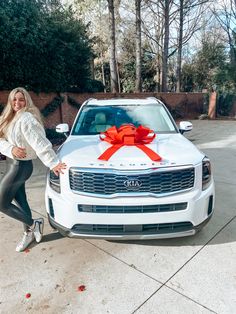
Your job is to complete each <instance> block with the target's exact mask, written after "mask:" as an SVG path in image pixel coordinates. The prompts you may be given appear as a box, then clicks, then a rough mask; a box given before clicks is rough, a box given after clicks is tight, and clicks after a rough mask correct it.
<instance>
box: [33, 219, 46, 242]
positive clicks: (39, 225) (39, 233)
mask: <svg viewBox="0 0 236 314" xmlns="http://www.w3.org/2000/svg"><path fill="white" fill-rule="evenodd" d="M43 227H44V220H43V218H38V219H35V220H34V229H33V233H34V236H35V240H36V242H38V243H39V242H40V241H41V240H42V237H43Z"/></svg>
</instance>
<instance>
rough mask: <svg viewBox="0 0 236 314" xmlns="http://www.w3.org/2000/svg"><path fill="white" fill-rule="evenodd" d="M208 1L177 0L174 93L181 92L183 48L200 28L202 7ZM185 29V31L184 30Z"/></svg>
mask: <svg viewBox="0 0 236 314" xmlns="http://www.w3.org/2000/svg"><path fill="white" fill-rule="evenodd" d="M208 2H209V0H201V1H200V0H179V4H178V6H177V10H178V11H179V12H178V13H179V14H178V19H179V23H178V24H179V29H178V33H179V34H178V39H177V69H176V78H177V82H176V91H177V92H180V91H181V73H182V71H181V68H182V50H183V46H184V45H185V44H186V43H187V42H188V41H189V39H190V38H191V37H192V36H193V34H194V33H195V32H196V31H198V30H199V29H200V28H201V23H200V20H201V15H202V12H203V5H204V4H206V3H208ZM184 27H185V29H184Z"/></svg>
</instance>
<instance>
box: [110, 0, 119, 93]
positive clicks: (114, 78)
mask: <svg viewBox="0 0 236 314" xmlns="http://www.w3.org/2000/svg"><path fill="white" fill-rule="evenodd" d="M107 2H108V10H109V31H110V75H111V92H112V93H118V92H119V84H118V71H117V59H116V30H115V11H114V0H107Z"/></svg>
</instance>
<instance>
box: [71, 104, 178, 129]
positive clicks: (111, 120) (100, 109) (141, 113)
mask: <svg viewBox="0 0 236 314" xmlns="http://www.w3.org/2000/svg"><path fill="white" fill-rule="evenodd" d="M127 123H132V124H134V125H135V126H136V127H138V126H139V125H142V126H145V127H148V128H150V129H152V130H154V131H155V133H176V132H177V130H176V128H175V125H174V124H173V122H172V120H171V118H170V116H169V114H168V112H167V111H166V109H165V108H164V107H163V106H162V105H159V104H148V105H125V104H124V105H119V106H118V105H116V106H108V105H106V106H100V105H99V106H97V105H88V106H86V107H84V108H83V109H82V111H81V112H80V114H79V116H78V118H77V120H76V122H75V125H74V127H73V130H72V135H94V134H99V133H100V132H105V131H106V130H107V129H108V128H110V127H112V126H116V127H120V126H121V125H122V124H127Z"/></svg>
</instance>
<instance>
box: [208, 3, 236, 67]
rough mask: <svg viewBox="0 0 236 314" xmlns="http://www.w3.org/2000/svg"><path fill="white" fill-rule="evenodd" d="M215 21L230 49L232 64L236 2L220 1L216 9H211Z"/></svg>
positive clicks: (233, 59) (232, 61)
mask: <svg viewBox="0 0 236 314" xmlns="http://www.w3.org/2000/svg"><path fill="white" fill-rule="evenodd" d="M212 12H213V13H214V15H215V17H216V19H217V20H218V22H219V23H220V25H221V27H222V29H223V30H224V31H225V33H226V34H227V37H228V44H229V47H230V61H231V63H232V64H235V62H236V56H235V48H234V37H233V34H235V27H236V0H222V1H220V3H219V5H218V6H217V7H213V8H212Z"/></svg>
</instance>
